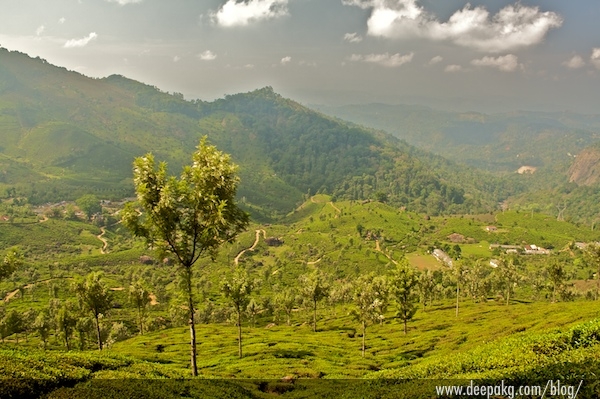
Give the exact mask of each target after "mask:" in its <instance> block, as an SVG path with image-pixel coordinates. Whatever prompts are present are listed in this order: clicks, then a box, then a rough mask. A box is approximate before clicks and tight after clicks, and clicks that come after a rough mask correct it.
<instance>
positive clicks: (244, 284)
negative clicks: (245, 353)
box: [221, 267, 258, 359]
mask: <svg viewBox="0 0 600 399" xmlns="http://www.w3.org/2000/svg"><path fill="white" fill-rule="evenodd" d="M257 285H258V283H257V281H255V280H251V279H250V277H249V276H248V272H246V269H244V268H242V267H237V268H236V269H235V271H234V273H233V275H232V276H230V277H228V278H227V279H226V280H225V281H224V282H223V285H222V286H221V291H222V292H223V295H224V296H225V298H227V299H228V300H229V301H230V302H231V304H232V305H233V309H234V310H235V314H236V317H237V321H236V324H237V328H238V355H239V356H240V359H241V358H242V313H243V312H244V311H245V310H246V308H247V307H248V304H249V303H250V295H251V294H252V291H253V290H254V289H255V288H256V287H257Z"/></svg>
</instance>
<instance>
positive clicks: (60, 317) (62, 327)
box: [56, 303, 77, 350]
mask: <svg viewBox="0 0 600 399" xmlns="http://www.w3.org/2000/svg"><path fill="white" fill-rule="evenodd" d="M70 305H71V304H70V303H67V304H64V305H62V306H61V307H60V308H58V310H57V312H56V326H57V327H58V330H59V331H60V333H61V335H62V337H63V339H64V340H65V346H66V348H67V350H71V341H70V340H71V336H73V330H74V329H75V325H76V324H77V318H76V317H75V314H74V313H73V311H72V309H71V306H70Z"/></svg>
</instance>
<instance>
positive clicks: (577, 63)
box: [563, 55, 585, 69]
mask: <svg viewBox="0 0 600 399" xmlns="http://www.w3.org/2000/svg"><path fill="white" fill-rule="evenodd" d="M563 65H564V66H566V67H567V68H569V69H579V68H583V67H584V66H585V61H584V60H583V58H581V56H579V55H574V56H573V57H572V58H570V59H569V60H567V61H565V62H563Z"/></svg>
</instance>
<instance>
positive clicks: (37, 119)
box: [0, 50, 519, 219]
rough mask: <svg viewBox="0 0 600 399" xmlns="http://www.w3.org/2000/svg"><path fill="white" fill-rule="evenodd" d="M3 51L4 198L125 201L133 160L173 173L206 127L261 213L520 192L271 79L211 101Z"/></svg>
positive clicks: (457, 208) (488, 204)
mask: <svg viewBox="0 0 600 399" xmlns="http://www.w3.org/2000/svg"><path fill="white" fill-rule="evenodd" d="M0 51H1V57H0V74H1V76H2V86H1V88H0V135H2V138H3V141H2V147H1V148H0V155H1V160H0V162H1V166H2V175H1V177H0V179H1V181H0V187H1V188H2V189H3V190H2V194H3V195H4V196H5V197H15V198H16V197H26V198H27V199H28V200H29V201H30V202H31V203H42V202H47V201H58V200H62V199H73V198H77V197H79V196H81V195H82V194H84V193H87V192H94V193H96V194H97V195H100V196H103V197H106V198H111V199H116V198H123V197H125V196H128V195H131V194H132V185H131V183H130V176H131V162H132V159H133V158H134V157H135V156H140V155H142V154H144V153H146V152H149V151H151V152H153V153H154V154H155V156H156V157H157V159H164V160H166V161H167V162H168V163H169V166H170V168H171V169H170V170H171V172H172V173H177V171H178V170H179V168H180V167H181V165H182V164H183V163H184V162H186V160H187V158H188V157H189V154H190V153H191V151H192V149H193V148H194V147H195V145H196V144H197V142H198V140H199V138H200V137H202V136H203V135H208V138H209V140H210V141H211V142H213V143H215V144H216V145H217V146H218V147H219V148H221V149H222V150H223V151H225V152H228V153H231V154H232V156H233V159H234V161H235V162H236V163H238V164H239V165H240V175H241V178H242V184H241V186H240V190H239V194H240V199H241V200H242V203H244V205H245V206H246V207H247V208H248V209H249V210H250V211H251V212H252V213H253V214H254V216H255V217H258V218H262V219H269V218H272V217H276V216H278V215H283V214H285V213H287V212H289V211H290V210H292V209H293V208H294V207H295V206H297V204H299V203H300V202H301V201H302V200H303V199H304V198H306V195H309V194H314V193H317V192H323V193H325V192H326V193H330V194H334V195H335V196H336V197H340V198H344V199H355V200H365V199H379V200H383V201H386V202H389V203H391V204H393V205H395V206H406V207H407V208H408V209H410V210H413V211H419V212H426V213H429V214H439V213H446V212H480V211H488V210H492V209H494V208H495V207H496V204H497V202H498V201H501V200H503V199H504V198H506V196H507V195H508V194H510V193H511V192H515V191H517V192H518V191H519V189H518V185H517V186H515V185H511V186H509V185H506V184H505V183H502V182H501V181H500V180H499V179H496V178H492V177H491V176H490V175H487V174H485V173H481V172H476V171H474V170H472V169H469V168H466V167H462V166H456V165H454V164H452V163H451V162H448V161H445V160H444V159H442V158H440V157H437V156H433V155H430V154H427V153H425V152H423V151H420V150H416V149H415V148H414V147H411V146H409V145H408V144H406V143H405V142H404V141H400V140H398V139H395V138H394V137H392V136H390V135H387V134H385V133H382V132H378V131H373V130H368V129H366V128H362V127H358V126H354V125H350V124H348V123H345V122H342V121H339V120H335V119H333V118H330V117H327V116H325V115H323V114H320V113H318V112H315V111H312V110H310V109H308V108H306V107H304V106H302V105H300V104H298V103H296V102H294V101H291V100H287V99H284V98H282V97H281V96H280V95H278V94H276V93H274V92H273V90H272V89H271V88H269V87H267V88H264V89H260V90H256V91H253V92H250V93H245V94H237V95H231V96H226V97H225V98H224V99H220V100H216V101H214V102H203V101H200V100H197V101H186V100H184V99H183V96H182V95H180V94H168V93H164V92H161V91H160V90H159V89H157V88H155V87H151V86H148V85H144V84H142V83H139V82H135V81H132V80H130V79H127V78H125V77H122V76H110V77H108V78H105V79H90V78H87V77H84V76H82V75H80V74H78V73H75V72H70V71H67V70H65V69H64V68H59V67H55V66H52V65H49V64H48V63H46V62H45V61H44V60H41V59H32V58H30V57H28V56H27V55H24V54H20V53H16V52H8V51H6V50H0ZM508 187H510V188H508ZM515 187H517V188H515Z"/></svg>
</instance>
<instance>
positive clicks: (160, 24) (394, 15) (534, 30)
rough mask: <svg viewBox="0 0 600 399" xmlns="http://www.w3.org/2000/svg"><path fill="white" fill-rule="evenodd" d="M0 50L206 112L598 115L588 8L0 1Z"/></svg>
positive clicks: (596, 46)
mask: <svg viewBox="0 0 600 399" xmlns="http://www.w3.org/2000/svg"><path fill="white" fill-rule="evenodd" d="M0 7H1V9H2V13H0V46H2V47H5V48H8V49H9V50H17V51H21V52H24V53H27V54H29V55H31V56H33V57H38V56H39V57H41V58H44V59H46V60H47V61H48V62H50V63H52V64H55V65H59V66H63V67H66V68H67V69H70V70H74V71H77V72H80V73H82V74H84V75H86V76H91V77H105V76H108V75H111V74H120V75H124V76H127V77H129V78H132V79H135V80H138V81H141V82H144V83H147V84H150V85H153V86H157V87H158V88H160V89H161V90H163V91H168V92H177V93H182V94H184V96H185V97H186V98H188V99H197V98H199V99H202V100H213V99H215V98H220V97H223V96H224V95H227V94H235V93H239V92H246V91H251V90H254V89H257V88H261V87H264V86H272V87H273V89H274V90H275V91H276V92H278V93H280V94H282V95H283V96H285V97H288V98H292V99H294V100H296V101H299V102H301V103H303V104H308V105H310V104H326V105H343V104H361V103H368V102H380V103H390V104H420V105H427V106H431V107H433V108H438V109H452V110H458V111H482V112H506V111H516V110H533V111H537V110H540V111H573V112H579V113H592V114H600V23H599V22H598V21H599V20H600V2H599V1H597V0H576V1H565V0H520V1H505V0H485V1H484V0H480V1H477V0H474V1H471V2H466V1H459V0H443V1H442V0H168V1H167V0H52V1H48V0H0Z"/></svg>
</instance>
